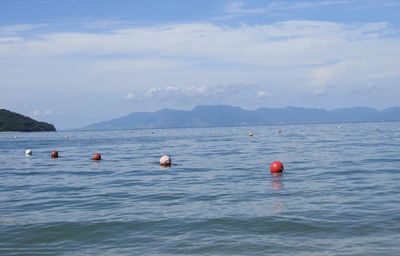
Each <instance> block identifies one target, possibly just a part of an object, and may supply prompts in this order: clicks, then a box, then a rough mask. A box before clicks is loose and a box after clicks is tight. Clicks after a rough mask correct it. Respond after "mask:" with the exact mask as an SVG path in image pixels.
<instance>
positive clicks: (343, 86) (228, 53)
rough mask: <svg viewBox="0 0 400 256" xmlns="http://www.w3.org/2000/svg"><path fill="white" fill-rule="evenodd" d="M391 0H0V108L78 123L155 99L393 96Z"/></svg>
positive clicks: (399, 20) (397, 34) (154, 103)
mask: <svg viewBox="0 0 400 256" xmlns="http://www.w3.org/2000/svg"><path fill="white" fill-rule="evenodd" d="M399 81H400V1H396V0H386V1H385V0H381V1H372V0H371V1H369V0H364V1H358V0H336V1H333V0H320V1H318V0H312V1H311V0H299V1H261V0H253V1H229V0H227V1H218V0H202V1H197V0H196V1H194V0H185V1H184V0H180V1H177V0H159V1H152V0H146V1H145V0H143V1H139V0H138V1H131V0H85V1H81V0H1V1H0V108H6V109H9V110H12V111H15V112H18V113H22V114H24V115H28V116H30V117H32V118H34V119H37V120H41V121H47V122H51V123H53V124H54V125H55V126H56V128H58V129H69V128H80V127H85V126H87V125H89V124H92V123H95V122H99V121H104V120H109V119H112V118H116V117H120V116H123V115H127V114H129V113H131V112H139V111H156V110H160V109H164V108H170V109H184V110H190V109H192V108H193V107H195V106H197V105H214V104H228V105H234V106H240V107H243V108H245V109H257V108H259V107H270V108H280V107H286V106H298V107H307V108H324V109H328V110H330V109H335V108H342V107H354V106H369V107H373V108H376V109H379V110H382V109H384V108H387V107H391V106H399V105H400V83H399Z"/></svg>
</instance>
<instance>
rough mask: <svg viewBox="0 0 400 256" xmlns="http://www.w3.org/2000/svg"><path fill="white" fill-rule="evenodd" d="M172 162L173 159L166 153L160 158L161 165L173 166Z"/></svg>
mask: <svg viewBox="0 0 400 256" xmlns="http://www.w3.org/2000/svg"><path fill="white" fill-rule="evenodd" d="M171 164H172V161H171V158H170V157H169V156H167V155H164V156H162V157H161V158H160V165H161V166H164V167H166V166H171Z"/></svg>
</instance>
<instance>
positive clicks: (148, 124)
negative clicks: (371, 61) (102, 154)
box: [85, 105, 400, 130]
mask: <svg viewBox="0 0 400 256" xmlns="http://www.w3.org/2000/svg"><path fill="white" fill-rule="evenodd" d="M380 121H400V107H391V108H387V109H385V110H383V111H378V110H376V109H373V108H369V107H352V108H340V109H335V110H331V111H328V110H325V109H317V108H300V107H285V108H259V109H257V110H246V109H243V108H240V107H234V106H227V105H211V106H210V105H200V106H197V107H195V108H194V109H193V110H191V111H185V110H172V109H162V110H159V111H156V112H133V113H131V114H129V115H127V116H123V117H120V118H116V119H112V120H109V121H103V122H100V123H96V124H92V125H89V126H87V127H86V128H85V129H88V130H89V129H143V128H145V129H152V128H186V127H221V126H245V125H269V124H307V123H334V122H380Z"/></svg>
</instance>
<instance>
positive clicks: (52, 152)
mask: <svg viewBox="0 0 400 256" xmlns="http://www.w3.org/2000/svg"><path fill="white" fill-rule="evenodd" d="M51 158H58V151H57V150H53V151H51Z"/></svg>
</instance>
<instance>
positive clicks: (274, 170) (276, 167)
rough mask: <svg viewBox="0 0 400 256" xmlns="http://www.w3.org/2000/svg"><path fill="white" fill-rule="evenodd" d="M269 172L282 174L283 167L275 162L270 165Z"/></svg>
mask: <svg viewBox="0 0 400 256" xmlns="http://www.w3.org/2000/svg"><path fill="white" fill-rule="evenodd" d="M269 170H270V171H271V173H280V172H283V170H284V167H283V164H282V163H281V162H279V161H275V162H272V163H271V165H270V166H269Z"/></svg>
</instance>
